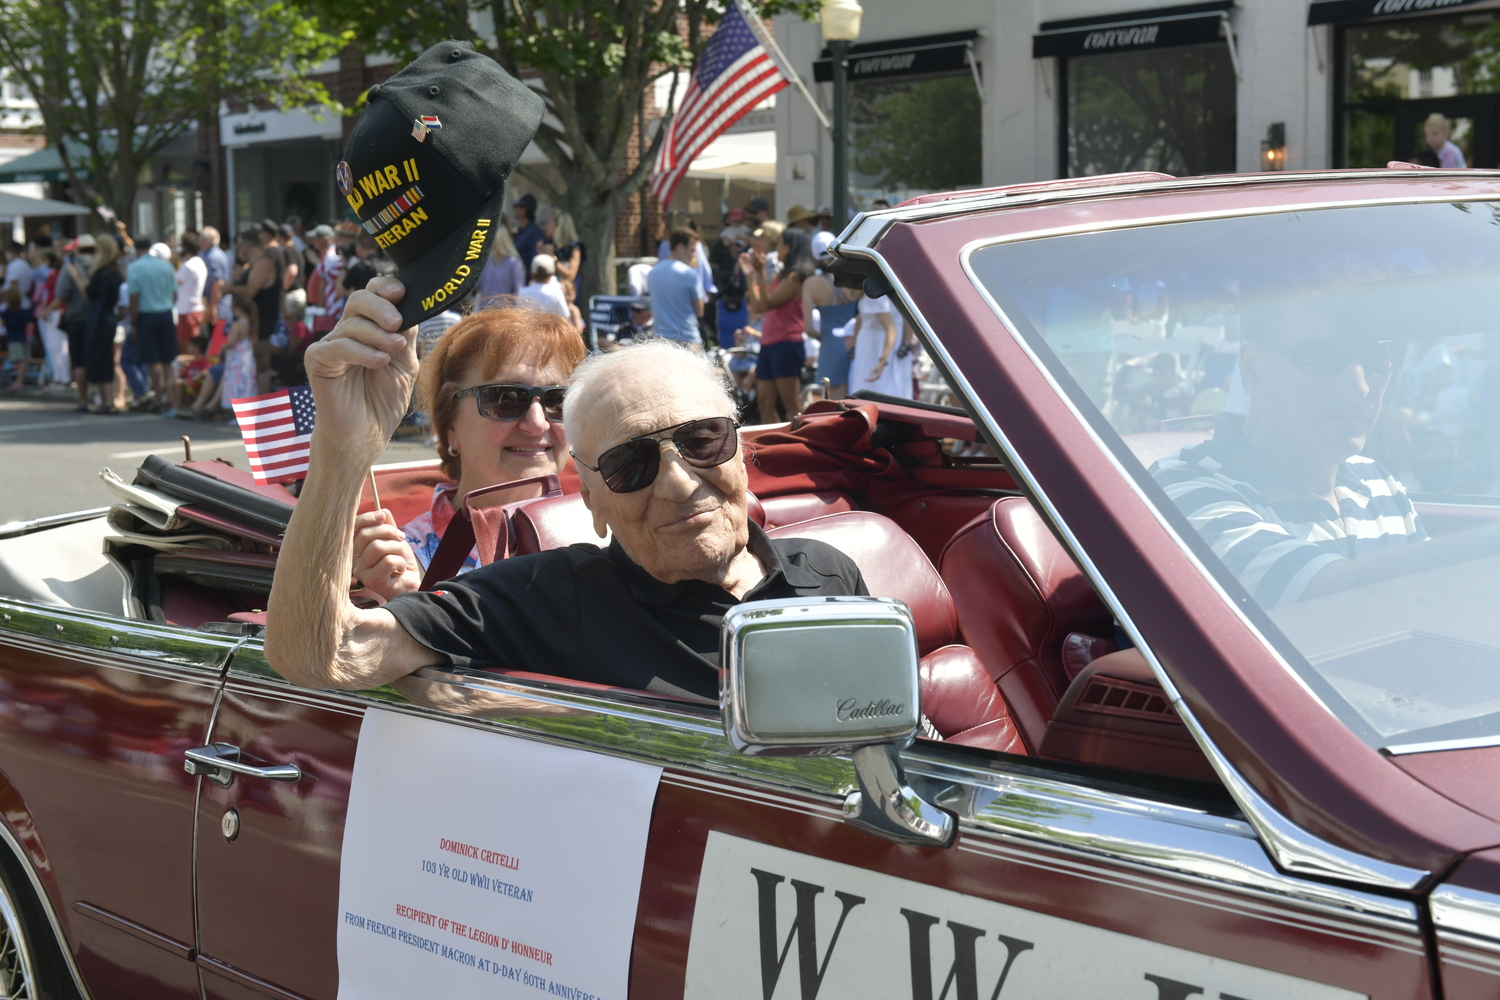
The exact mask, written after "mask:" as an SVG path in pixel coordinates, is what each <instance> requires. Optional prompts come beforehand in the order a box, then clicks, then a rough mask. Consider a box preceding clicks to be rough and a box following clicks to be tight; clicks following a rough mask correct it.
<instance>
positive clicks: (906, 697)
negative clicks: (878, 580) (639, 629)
mask: <svg viewBox="0 0 1500 1000" xmlns="http://www.w3.org/2000/svg"><path fill="white" fill-rule="evenodd" d="M721 662H722V663H723V665H724V672H723V675H722V676H723V680H722V682H721V690H720V699H719V700H720V705H721V708H722V709H723V713H724V733H725V735H726V736H728V737H729V742H730V743H731V744H733V746H734V748H735V749H736V750H738V751H739V752H740V753H745V754H774V755H780V756H827V755H832V754H846V753H847V754H849V755H850V756H851V757H852V759H853V761H854V769H855V773H856V774H857V775H858V777H859V791H857V792H851V793H850V794H849V796H848V798H847V799H846V800H845V801H844V817H845V819H846V820H847V821H848V822H849V823H851V824H853V825H854V826H858V827H861V828H863V829H865V830H867V831H869V832H871V833H875V834H878V835H879V836H882V837H885V838H887V839H889V840H895V841H897V842H899V843H903V844H917V845H922V846H927V847H946V846H947V845H948V844H950V843H952V841H953V833H954V821H953V817H952V816H951V815H949V814H948V813H946V812H944V811H943V810H942V809H939V808H938V807H937V806H934V805H932V804H931V803H929V802H927V801H925V800H923V799H922V797H921V796H920V795H918V794H917V793H916V792H915V791H913V790H912V789H911V787H910V786H908V785H907V783H906V778H905V776H904V775H903V774H902V771H901V759H900V755H899V751H900V750H901V748H903V747H907V746H910V745H911V741H912V740H913V738H915V736H916V734H917V729H918V726H919V725H920V720H921V693H920V691H919V689H918V673H917V671H918V663H917V630H916V624H915V623H914V622H913V621H912V616H911V612H910V611H909V610H908V609H907V607H906V605H905V604H903V603H901V602H900V601H894V600H889V599H886V598H880V597H820V598H806V599H803V598H797V599H792V600H780V601H748V602H746V603H744V604H741V605H738V606H737V607H735V608H734V609H733V610H731V611H730V612H729V614H727V615H725V616H724V631H723V650H722V660H721Z"/></svg>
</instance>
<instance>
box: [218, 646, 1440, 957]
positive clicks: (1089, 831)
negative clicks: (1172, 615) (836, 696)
mask: <svg viewBox="0 0 1500 1000" xmlns="http://www.w3.org/2000/svg"><path fill="white" fill-rule="evenodd" d="M405 683H408V684H413V683H414V684H416V685H420V686H422V687H423V688H425V689H426V691H427V692H428V693H431V694H433V695H441V696H442V699H443V700H445V701H447V702H448V704H449V705H450V706H451V707H455V708H462V707H466V706H465V704H464V703H465V701H466V700H468V701H470V702H472V703H477V702H479V701H486V702H488V703H489V705H488V708H487V710H488V711H492V712H494V713H495V714H496V715H498V716H499V717H493V718H486V717H476V716H473V715H464V714H462V713H461V712H458V711H450V710H448V709H446V708H443V707H436V706H435V705H434V704H417V703H414V702H412V701H410V700H408V699H407V698H406V697H405V696H404V695H402V694H401V693H399V692H397V691H396V690H394V689H393V688H380V689H376V690H374V691H366V692H345V691H312V690H309V689H307V688H302V687H298V686H295V685H292V684H290V683H289V682H287V681H285V680H283V679H282V678H280V677H279V676H277V675H276V674H275V673H274V672H272V671H271V670H270V668H269V667H268V666H267V665H266V663H265V658H264V652H263V647H262V644H261V641H260V640H258V639H251V640H247V641H246V643H245V645H244V646H243V647H242V649H241V650H240V652H239V653H238V654H237V655H236V657H235V660H234V662H233V664H232V665H231V666H230V669H229V676H228V681H227V685H226V689H227V688H229V687H233V688H235V689H237V690H241V691H249V690H252V689H253V690H254V691H255V692H256V693H257V694H258V695H260V696H263V697H273V698H283V697H285V698H287V699H289V700H295V701H298V702H301V703H303V704H316V705H317V706H319V707H323V708H326V709H330V710H334V711H356V712H362V711H363V710H364V709H366V708H370V707H379V708H382V709H386V710H389V711H396V712H402V713H405V714H412V715H418V716H421V717H425V718H436V719H440V720H442V721H444V722H448V723H452V724H455V725H465V726H471V727H474V728H479V729H484V730H488V731H492V732H494V731H498V732H502V733H504V734H505V735H508V736H514V737H517V738H521V739H532V740H538V741H541V742H547V743H553V744H560V745H565V746H573V747H578V748H582V749H586V750H589V751H592V752H596V753H604V754H609V755H611V756H617V757H627V758H630V759H635V760H645V761H649V762H652V763H656V764H660V765H662V766H664V767H667V768H670V769H673V770H674V771H676V772H679V773H676V774H673V773H672V772H671V771H669V772H668V774H666V775H664V776H663V780H668V779H669V778H670V780H671V781H672V782H674V783H677V784H685V785H690V786H691V787H694V788H696V789H698V790H702V791H705V792H714V793H717V794H723V795H729V796H731V797H735V798H738V799H745V800H749V801H754V802H757V803H759V804H762V805H772V806H774V807H776V808H783V809H789V810H792V811H795V812H798V813H801V814H804V815H811V816H814V817H817V818H820V819H827V820H833V821H839V822H843V820H844V817H843V811H842V806H843V802H844V798H845V796H846V795H847V794H848V793H849V792H850V791H851V790H853V789H854V788H856V787H857V782H856V778H855V774H854V768H853V766H852V764H851V763H850V761H849V759H848V757H846V756H845V757H763V756H745V755H743V754H739V753H736V752H735V751H734V749H733V747H732V746H731V745H730V743H729V741H728V739H727V738H726V737H725V735H724V731H723V726H722V723H721V720H720V718H719V715H718V710H717V706H713V705H704V706H703V708H702V710H701V712H695V711H694V710H693V709H692V708H689V707H687V706H684V707H682V708H676V707H674V706H671V705H669V704H665V703H662V702H659V701H653V700H651V699H650V698H649V697H643V698H641V699H639V701H638V702H637V701H626V700H623V699H622V697H621V696H618V695H615V694H613V693H608V694H606V693H603V692H599V693H595V692H592V691H586V690H579V689H569V688H568V687H567V686H566V681H565V680H563V679H561V678H560V679H559V682H558V683H557V684H556V685H552V684H546V685H542V684H538V683H536V682H533V681H530V680H519V679H515V678H508V677H505V676H503V675H499V674H492V673H486V672H483V671H461V670H448V669H440V668H433V667H426V668H423V669H422V670H419V671H418V672H417V673H416V674H415V675H413V677H412V678H411V679H408V681H406V682H405ZM252 686H253V688H252ZM414 693H415V692H414ZM433 700H434V701H436V700H438V699H437V698H434V699H433ZM902 763H903V765H904V766H905V768H906V772H907V775H908V777H909V778H910V779H911V780H912V781H913V783H914V784H916V783H920V785H921V787H922V788H923V789H926V790H927V791H928V792H929V793H932V794H937V795H939V796H941V794H942V793H943V792H944V791H948V792H950V793H956V794H952V795H950V796H949V797H948V798H941V797H940V801H941V803H942V804H943V805H945V806H947V807H948V808H951V809H954V810H955V811H956V812H957V813H958V814H959V817H960V831H961V836H960V840H959V846H960V847H965V846H967V847H969V848H972V849H974V850H976V851H977V852H979V853H987V852H988V853H993V852H994V851H996V850H1010V851H1015V850H1021V849H1023V847H1022V845H1027V846H1026V847H1025V849H1026V850H1029V851H1031V853H1032V854H1034V855H1036V856H1037V857H1040V856H1041V855H1040V854H1037V852H1038V851H1043V852H1046V853H1047V854H1048V855H1059V856H1065V857H1067V858H1071V859H1073V860H1072V861H1068V862H1066V863H1064V862H1062V861H1059V862H1058V864H1066V865H1073V866H1074V867H1077V866H1079V865H1082V866H1084V867H1090V866H1092V867H1093V868H1099V866H1101V865H1105V864H1107V865H1110V866H1125V867H1128V868H1130V869H1131V871H1133V872H1135V873H1137V874H1136V875H1135V876H1133V877H1136V878H1145V879H1155V880H1157V881H1158V882H1159V883H1160V885H1161V886H1167V887H1172V886H1177V887H1178V888H1172V889H1171V892H1173V893H1178V894H1180V884H1181V883H1183V882H1188V883H1192V885H1194V886H1197V887H1199V889H1200V890H1202V891H1209V890H1217V891H1219V892H1234V893H1239V894H1245V895H1247V896H1248V897H1253V899H1254V900H1256V901H1258V902H1256V903H1254V904H1253V905H1280V906H1287V907H1295V908H1297V910H1298V911H1299V912H1300V913H1303V914H1304V916H1303V917H1302V918H1300V919H1306V920H1316V919H1325V920H1331V921H1334V922H1335V923H1337V922H1339V921H1344V922H1353V923H1355V924H1358V925H1359V926H1360V928H1362V929H1361V931H1360V933H1361V934H1363V935H1366V936H1368V935H1375V936H1377V937H1381V936H1383V938H1382V940H1385V942H1386V944H1388V945H1391V946H1393V947H1402V948H1403V949H1404V950H1410V948H1409V947H1408V946H1407V945H1405V944H1399V943H1397V944H1393V943H1392V941H1393V940H1395V939H1399V941H1400V942H1409V941H1412V940H1416V939H1417V938H1418V936H1419V929H1418V924H1417V910H1416V905H1415V904H1414V903H1412V902H1409V901H1406V900H1400V899H1393V898H1389V897H1384V896H1379V895H1375V894H1372V893H1367V892H1363V891H1360V890H1358V889H1352V888H1349V887H1345V886H1337V885H1329V884H1325V883H1313V882H1307V881H1305V880H1303V879H1299V878H1295V877H1293V876H1290V875H1287V874H1284V873H1283V872H1281V871H1278V870H1277V869H1276V867H1275V866H1274V865H1272V864H1271V863H1270V861H1269V860H1268V859H1267V857H1266V854H1265V852H1264V851H1263V850H1262V849H1261V847H1260V842H1259V841H1258V840H1257V838H1256V831H1255V829H1254V827H1253V826H1252V825H1251V824H1249V823H1247V822H1245V821H1244V820H1242V819H1239V818H1236V817H1232V816H1220V815H1215V814H1213V813H1210V812H1207V811H1205V810H1202V809H1197V808H1193V807H1190V806H1186V805H1178V804H1173V803H1166V802H1159V801H1155V800H1153V799H1149V798H1146V797H1144V796H1137V795H1131V794H1127V793H1125V792H1123V791H1113V790H1109V789H1104V788H1098V787H1092V786H1090V785H1087V784H1081V783H1080V784H1074V783H1071V782H1069V781H1065V780H1060V779H1056V778H1051V777H1046V776H1039V775H1035V774H1028V773H1024V771H1023V770H1022V769H1019V768H1012V767H1010V766H1008V765H1007V763H1005V762H1004V761H997V762H984V763H974V764H970V763H967V762H955V761H954V760H953V759H951V757H945V755H944V754H942V753H941V751H934V750H933V749H929V748H926V747H923V746H921V745H918V746H915V747H912V748H909V749H907V750H904V751H902ZM681 772H686V773H681ZM731 783H732V784H731ZM793 796H795V798H793ZM986 845H988V846H986ZM1006 845H1009V846H1006ZM1037 863H1040V862H1037ZM1102 871H1103V869H1099V872H1096V875H1095V876H1091V877H1103V876H1102V874H1100V873H1102ZM1162 891H1166V890H1165V889H1163V890H1162ZM1195 891H1197V890H1195ZM1237 905H1243V906H1251V905H1252V904H1251V903H1250V902H1248V901H1247V902H1244V903H1243V904H1237ZM1392 936H1394V938H1392ZM1387 939H1389V940H1387Z"/></svg>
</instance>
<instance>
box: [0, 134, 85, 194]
mask: <svg viewBox="0 0 1500 1000" xmlns="http://www.w3.org/2000/svg"><path fill="white" fill-rule="evenodd" d="M68 152H69V153H70V154H71V155H72V160H73V169H74V171H76V172H77V174H78V179H79V180H81V181H86V180H90V179H92V178H93V174H91V173H89V170H88V168H87V167H85V166H83V160H84V158H85V157H86V156H87V153H86V151H85V150H84V149H83V148H82V147H79V148H73V146H72V144H71V143H70V144H69V149H68ZM67 179H68V172H67V171H66V170H64V169H63V162H62V156H60V155H59V154H58V152H57V147H56V146H48V147H46V148H45V149H38V150H37V151H36V152H34V153H27V154H26V155H25V156H18V157H16V158H15V159H14V160H11V161H10V162H9V163H6V164H4V165H3V166H0V184H21V183H24V182H26V181H49V182H61V181H66V180H67Z"/></svg>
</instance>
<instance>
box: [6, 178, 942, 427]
mask: <svg viewBox="0 0 1500 1000" xmlns="http://www.w3.org/2000/svg"><path fill="white" fill-rule="evenodd" d="M511 216H512V219H513V220H514V225H513V227H510V228H507V227H504V226H502V227H498V228H497V231H496V236H495V238H494V240H493V242H492V247H491V253H490V257H489V259H488V261H487V262H486V265H485V267H484V269H483V271H482V273H481V274H480V276H479V280H478V282H477V285H476V287H475V288H474V290H473V291H472V292H471V293H470V295H469V296H468V297H466V298H465V299H464V300H463V301H462V302H456V303H454V306H453V308H451V309H450V310H448V311H445V312H442V313H439V314H438V315H436V316H433V317H432V318H430V319H428V320H427V321H425V322H424V323H423V324H422V325H421V328H420V334H419V345H420V347H419V349H420V351H421V352H422V354H423V355H424V356H425V355H426V354H429V353H431V351H432V350H433V349H434V348H435V346H436V344H437V342H438V340H439V339H440V338H441V337H442V336H443V334H444V333H445V332H446V331H447V330H448V329H449V328H451V327H452V326H453V325H454V324H456V323H457V322H458V321H459V320H460V319H461V318H462V316H463V315H464V314H465V313H469V312H474V311H480V310H485V309H493V308H510V307H530V308H536V309H540V310H542V311H544V312H548V313H551V314H554V315H556V316H558V317H559V318H561V319H562V320H564V321H566V322H567V323H568V324H570V325H571V326H573V327H574V328H575V329H576V330H578V332H579V334H580V337H581V339H582V341H583V343H584V344H585V345H587V346H588V347H590V348H593V349H603V350H611V349H614V348H615V347H617V346H624V345H629V344H631V343H633V342H636V341H641V340H645V339H647V338H650V337H662V338H665V339H668V340H673V341H677V342H679V343H683V344H687V345H689V346H692V347H694V348H696V349H699V350H705V349H707V350H711V351H715V352H716V353H718V354H719V356H720V358H719V359H720V361H721V363H723V364H724V365H725V367H727V368H728V369H729V371H730V372H731V374H732V376H733V378H734V380H735V382H736V384H737V388H738V391H739V394H740V399H741V404H742V410H743V413H744V415H745V416H747V417H750V416H755V417H758V418H759V419H761V420H763V421H769V420H775V419H787V418H790V417H792V416H795V415H796V414H797V413H798V412H800V411H801V410H802V409H803V408H804V407H805V406H806V405H807V403H808V402H809V401H810V399H812V398H815V397H816V396H818V395H821V394H822V393H823V392H824V391H825V388H824V387H825V386H827V387H828V391H830V392H831V394H832V396H833V397H834V398H839V397H841V396H843V395H844V394H845V393H847V392H852V391H856V390H858V389H861V388H866V389H875V390H877V391H881V392H891V393H893V394H896V395H902V396H908V397H910V396H912V395H914V388H913V382H912V365H911V360H912V358H913V354H912V351H913V348H914V346H915V340H914V338H912V337H911V336H910V335H909V334H905V335H903V331H902V329H901V318H900V316H899V314H897V313H895V312H894V311H893V310H891V309H890V307H889V302H888V300H883V301H881V302H878V303H877V302H868V301H864V302H862V301H860V295H859V293H858V292H857V291H853V292H851V291H849V290H846V289H841V288H837V287H836V286H834V285H833V283H832V281H831V280H830V279H829V278H828V276H827V275H825V274H824V273H823V266H824V265H825V264H826V263H827V259H828V258H827V250H828V246H829V244H830V243H831V242H832V240H833V238H834V221H833V216H832V212H831V211H830V210H828V209H822V210H818V211H814V210H810V209H806V208H804V207H802V206H800V205H798V206H793V207H792V208H791V209H790V210H789V211H788V212H787V214H786V222H785V223H782V222H780V221H778V220H776V219H774V218H772V217H771V211H770V206H769V204H768V203H767V202H766V200H765V199H764V198H755V199H753V200H751V201H750V202H749V203H748V204H747V205H745V206H743V207H735V208H732V209H730V210H729V211H728V212H726V213H725V215H724V218H723V227H722V229H721V230H720V231H719V233H718V234H717V235H716V236H715V237H714V238H712V239H710V240H708V241H705V240H704V239H703V238H702V237H701V236H700V235H699V233H698V231H697V229H696V227H695V225H694V224H693V223H692V222H691V221H690V220H685V219H684V220H682V221H683V224H681V225H675V226H673V227H672V228H671V229H670V231H668V232H667V233H666V235H665V236H664V237H663V239H662V240H661V245H660V247H659V253H658V259H657V261H656V262H655V263H654V264H652V263H650V258H646V263H644V264H642V265H639V266H637V267H636V268H634V269H632V273H631V288H630V290H629V291H630V294H631V296H632V298H631V299H630V301H629V316H630V318H629V322H628V323H623V324H620V325H619V327H618V329H616V330H614V331H613V332H612V333H611V335H610V336H608V337H606V338H605V339H604V340H602V341H600V340H596V339H594V337H592V336H591V335H590V332H589V330H588V325H587V322H586V320H585V316H586V314H587V312H588V308H589V306H588V302H587V300H586V299H582V298H581V297H580V293H579V286H580V284H581V283H582V281H583V271H584V268H585V264H586V263H587V261H588V260H589V248H588V247H587V245H586V244H585V243H584V242H583V241H582V240H581V239H580V238H579V233H578V228H577V226H576V224H575V223H574V221H573V219H572V217H571V216H570V215H569V213H568V212H566V211H563V210H562V209H560V208H556V207H553V206H549V205H543V204H539V203H538V201H537V199H536V197H535V196H533V195H531V194H525V195H522V196H521V197H520V198H518V199H516V201H515V202H514V204H513V205H512V206H511ZM226 242H227V243H228V245H227V246H226ZM393 270H394V265H393V264H392V263H391V262H390V261H389V260H388V259H387V258H386V257H385V255H384V254H383V253H382V252H381V250H380V249H379V247H377V246H376V244H375V241H374V240H373V238H371V237H370V235H369V234H368V233H366V232H364V231H363V230H362V229H361V228H360V226H359V225H358V224H357V223H355V222H353V221H350V220H343V221H339V222H337V223H336V224H318V225H312V226H308V225H306V224H305V222H304V220H302V219H300V218H298V217H296V216H292V217H289V218H288V219H287V220H286V221H285V222H283V223H280V224H278V223H276V222H274V221H273V220H270V219H266V220H263V221H261V222H259V223H256V224H252V225H249V226H245V227H243V228H242V229H241V230H240V231H239V232H237V233H235V234H234V235H233V238H232V240H230V241H226V240H225V239H224V238H223V236H222V234H220V233H219V232H218V231H217V230H216V229H214V228H213V227H211V226H205V227H203V229H202V230H201V231H196V232H195V231H186V232H182V233H180V234H177V235H176V236H175V238H173V239H171V240H170V242H155V243H151V244H149V245H143V246H138V245H137V244H136V242H135V241H134V240H133V239H132V237H131V234H130V233H129V231H128V229H127V228H126V227H125V225H124V224H123V223H118V222H117V223H116V224H115V227H114V231H113V232H108V233H104V234H100V235H96V234H84V235H81V236H79V237H78V238H76V239H72V240H68V241H54V240H52V239H51V238H50V236H49V235H48V234H47V233H46V232H45V231H44V232H43V233H41V234H39V235H37V236H36V237H35V238H34V239H33V240H32V241H31V242H30V243H29V244H26V245H22V244H19V243H11V244H10V245H9V246H8V247H7V248H6V251H5V269H4V284H3V286H0V322H3V324H4V327H5V331H6V340H7V355H6V358H7V360H6V372H5V378H4V385H5V387H6V391H8V392H14V391H15V390H16V388H17V387H18V386H19V385H21V384H22V383H23V382H24V380H25V379H26V378H27V376H28V374H33V375H39V376H40V377H41V378H40V380H41V381H44V382H54V383H61V384H67V383H69V382H71V383H72V384H73V386H74V388H75V391H76V393H77V407H78V409H79V411H82V412H89V413H99V414H112V413H122V412H128V411H131V410H136V411H147V412H157V413H162V414H164V415H167V416H175V417H179V418H184V419H198V420H213V419H224V418H228V417H229V415H230V408H229V402H230V400H233V399H237V398H241V397H243V396H247V395H255V394H257V393H264V392H267V391H270V390H271V388H272V387H273V385H274V386H285V385H294V384H299V383H300V382H302V381H304V380H305V374H304V373H303V371H302V361H301V354H302V352H303V351H304V350H305V348H306V347H307V346H308V345H309V344H311V343H313V342H315V341H316V340H318V339H320V338H321V337H323V336H324V335H326V334H327V333H328V332H329V331H331V330H332V329H333V328H334V326H335V325H336V324H337V322H338V320H339V317H340V316H341V315H342V313H343V309H344V304H345V301H346V300H347V298H348V296H349V295H350V294H351V293H352V292H353V291H356V290H358V289H362V288H364V287H365V286H366V285H368V284H369V282H370V281H371V280H372V279H374V278H375V277H376V276H378V275H382V274H388V273H391V272H392V271H393ZM851 368H852V370H853V372H854V374H852V375H851V374H850V372H851ZM418 419H419V420H420V417H419V418H418Z"/></svg>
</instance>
